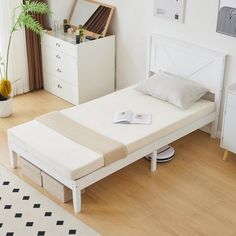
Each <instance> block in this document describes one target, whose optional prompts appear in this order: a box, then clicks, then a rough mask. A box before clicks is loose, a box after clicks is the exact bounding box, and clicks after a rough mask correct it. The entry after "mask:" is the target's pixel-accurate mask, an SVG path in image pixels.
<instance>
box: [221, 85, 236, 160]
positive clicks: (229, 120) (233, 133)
mask: <svg viewBox="0 0 236 236" xmlns="http://www.w3.org/2000/svg"><path fill="white" fill-rule="evenodd" d="M221 147H222V148H224V149H225V153H224V157H223V160H226V159H227V157H228V154H229V151H230V152H233V153H236V83H235V84H232V85H230V86H229V87H228V90H227V95H226V103H225V111H224V121H223V129H222V136H221Z"/></svg>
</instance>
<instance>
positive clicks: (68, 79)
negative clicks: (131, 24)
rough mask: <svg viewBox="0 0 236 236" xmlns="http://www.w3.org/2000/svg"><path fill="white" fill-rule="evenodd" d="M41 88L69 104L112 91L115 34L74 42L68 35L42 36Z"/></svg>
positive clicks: (78, 102) (113, 85)
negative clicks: (79, 42) (83, 41)
mask: <svg viewBox="0 0 236 236" xmlns="http://www.w3.org/2000/svg"><path fill="white" fill-rule="evenodd" d="M42 58H43V75H44V89H45V90H47V91H48V92H50V93H52V94H54V95H56V96H58V97H60V98H62V99H65V100H67V101H69V102H71V103H72V104H75V105H78V104H80V103H83V102H86V101H89V100H92V99H95V98H97V97H100V96H103V95H106V94H108V93H111V92H113V91H114V87H115V36H109V37H105V38H102V39H97V40H93V41H89V42H85V43H82V44H77V45H76V44H75V43H74V41H73V40H72V39H71V38H69V37H68V36H63V35H57V36H55V34H54V33H45V34H44V36H43V38H42Z"/></svg>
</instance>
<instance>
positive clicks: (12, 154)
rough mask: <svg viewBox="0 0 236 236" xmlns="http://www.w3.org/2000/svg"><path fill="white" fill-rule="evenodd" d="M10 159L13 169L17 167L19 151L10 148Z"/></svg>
mask: <svg viewBox="0 0 236 236" xmlns="http://www.w3.org/2000/svg"><path fill="white" fill-rule="evenodd" d="M9 159H10V165H11V167H12V169H16V167H17V153H16V152H14V151H12V150H11V149H9Z"/></svg>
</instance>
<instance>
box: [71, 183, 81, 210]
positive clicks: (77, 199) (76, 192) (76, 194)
mask: <svg viewBox="0 0 236 236" xmlns="http://www.w3.org/2000/svg"><path fill="white" fill-rule="evenodd" d="M72 194H73V206H74V212H75V213H79V212H80V211H81V190H80V189H79V188H78V186H77V185H76V183H74V184H73V186H72Z"/></svg>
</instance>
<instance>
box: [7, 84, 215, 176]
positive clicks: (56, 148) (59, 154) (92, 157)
mask: <svg viewBox="0 0 236 236" xmlns="http://www.w3.org/2000/svg"><path fill="white" fill-rule="evenodd" d="M123 110H132V111H133V112H137V113H150V114H152V124H151V125H137V124H132V125H126V124H112V116H113V114H114V113H115V112H117V111H123ZM214 111H215V103H214V102H210V101H207V100H200V101H198V102H197V103H195V104H194V105H193V106H192V107H191V108H190V109H188V110H180V109H179V108H176V107H174V106H173V105H171V104H169V103H167V102H164V101H161V100H158V99H155V98H153V97H151V96H147V95H143V94H141V93H139V92H137V91H135V90H134V86H132V87H129V88H126V89H123V90H121V91H118V92H116V93H113V94H110V95H107V96H105V97H102V98H99V99H96V100H93V101H91V102H88V103H85V104H82V105H79V106H76V107H73V108H70V109H65V110H62V111H61V112H62V113H63V114H64V115H66V116H68V117H69V118H70V119H73V120H75V121H77V122H79V123H80V124H82V125H84V126H87V127H89V128H91V129H93V130H94V131H96V132H98V133H100V134H102V135H105V136H107V137H109V138H112V139H115V140H117V141H119V142H121V143H123V144H125V145H126V146H127V147H128V151H129V153H132V152H134V151H136V150H137V149H138V148H141V147H144V146H145V145H147V144H149V143H151V142H152V139H153V138H155V139H158V138H161V137H164V136H166V135H168V134H169V133H171V132H174V131H175V130H177V129H180V128H182V127H184V126H186V125H188V124H190V123H192V122H194V121H196V120H198V119H200V118H202V117H204V116H207V115H209V114H210V113H213V112H214ZM8 134H9V135H8V137H9V144H11V143H14V144H16V145H20V147H21V148H22V147H24V149H25V151H26V152H28V153H30V157H31V161H33V160H40V162H41V163H44V165H45V166H48V167H49V168H51V169H52V170H54V171H56V172H58V173H60V174H61V175H63V176H65V177H68V178H71V179H73V180H75V179H78V178H81V177H82V176H84V175H87V174H88V173H91V172H93V171H95V170H97V169H99V168H101V167H103V166H104V160H103V157H102V156H101V155H100V154H98V153H95V152H93V151H91V150H89V149H87V148H85V147H83V146H81V145H79V144H77V143H74V142H73V141H71V140H69V139H67V138H65V137H63V136H62V135H60V134H58V133H56V132H55V131H53V130H51V129H49V128H48V127H46V126H44V125H42V124H40V123H39V122H37V121H35V120H34V121H31V122H28V123H25V124H23V125H20V126H17V127H14V128H12V129H10V130H9V131H8ZM154 141H155V140H154ZM36 163H37V161H36Z"/></svg>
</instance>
